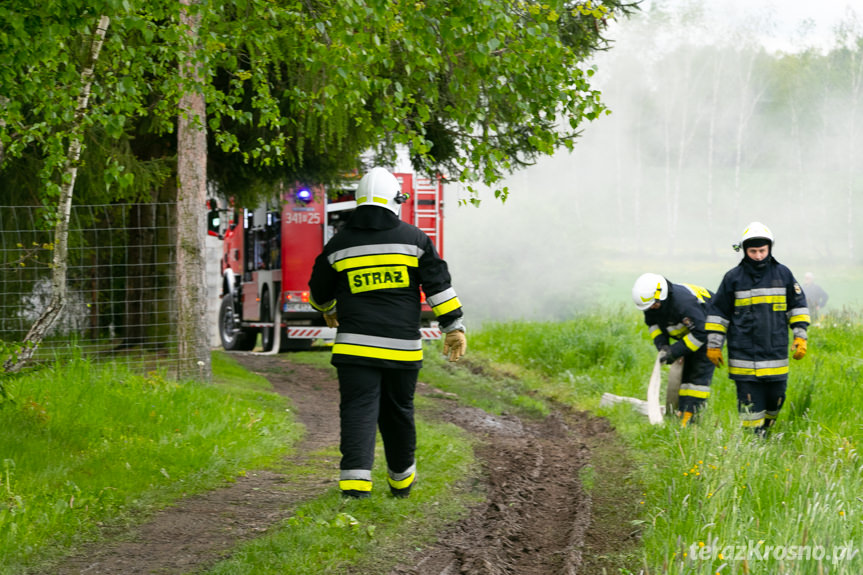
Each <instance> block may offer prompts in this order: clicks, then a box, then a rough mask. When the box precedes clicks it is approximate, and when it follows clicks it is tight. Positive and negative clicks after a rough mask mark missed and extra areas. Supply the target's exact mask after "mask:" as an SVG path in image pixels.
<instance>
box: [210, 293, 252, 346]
mask: <svg viewBox="0 0 863 575" xmlns="http://www.w3.org/2000/svg"><path fill="white" fill-rule="evenodd" d="M236 323H238V322H236V317H235V314H234V298H232V297H231V296H229V295H226V296H224V297H223V298H222V305H221V306H220V307H219V338H221V340H222V347H224V348H225V350H227V351H251V350H252V349H253V348H254V347H255V343H256V341H257V339H258V334H257V331H256V330H254V329H243V328H241V327H238V326H237V325H236Z"/></svg>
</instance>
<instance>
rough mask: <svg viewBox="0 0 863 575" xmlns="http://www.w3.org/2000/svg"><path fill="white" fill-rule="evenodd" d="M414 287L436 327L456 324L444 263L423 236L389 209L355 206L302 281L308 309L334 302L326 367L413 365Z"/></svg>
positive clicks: (416, 344) (416, 356) (418, 354)
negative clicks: (306, 285) (335, 319)
mask: <svg viewBox="0 0 863 575" xmlns="http://www.w3.org/2000/svg"><path fill="white" fill-rule="evenodd" d="M420 286H422V288H423V291H424V292H425V294H426V296H427V301H428V303H429V305H430V306H431V308H432V310H433V311H434V313H435V316H436V317H437V319H438V321H439V322H440V325H441V329H442V330H443V331H445V332H447V331H452V330H453V329H463V328H462V327H461V317H462V308H461V303H460V302H459V300H458V297H457V296H456V293H455V290H454V289H453V287H452V285H450V274H449V271H448V269H447V264H446V262H445V261H444V260H443V259H441V257H440V256H439V255H438V253H437V251H436V250H435V248H434V244H432V242H431V240H430V239H429V237H428V236H427V235H426V234H425V233H424V232H423V231H422V230H420V229H419V228H417V227H416V226H412V225H410V224H408V223H405V222H403V221H401V220H400V219H399V218H398V216H396V215H395V214H394V213H392V212H391V211H389V210H386V209H381V208H380V207H377V206H361V207H359V208H357V210H356V211H355V212H354V214H353V215H352V217H351V219H350V220H349V221H348V223H347V224H346V226H345V228H344V229H343V230H342V231H340V232H338V233H337V234H336V235H335V236H333V238H332V239H331V240H330V241H329V242H328V243H327V245H326V246H324V251H323V252H322V253H321V254H320V255H319V256H318V257H317V259H316V260H315V265H314V268H313V269H312V276H311V279H310V280H309V288H310V290H311V298H310V299H311V303H312V306H314V307H315V309H317V310H319V311H323V312H327V311H329V310H332V309H334V308H335V306H336V304H338V320H339V328H338V333H337V335H336V340H335V343H334V345H333V357H332V363H333V365H348V364H359V365H371V366H378V367H394V368H411V369H419V368H420V367H421V366H422V339H421V337H420V313H421V308H420V305H421V301H420Z"/></svg>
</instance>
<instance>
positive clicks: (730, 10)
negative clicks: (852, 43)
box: [642, 0, 863, 52]
mask: <svg viewBox="0 0 863 575" xmlns="http://www.w3.org/2000/svg"><path fill="white" fill-rule="evenodd" d="M657 2H658V3H659V4H661V5H663V6H670V7H674V8H679V7H682V6H685V5H686V4H687V3H688V0H645V1H644V2H643V4H642V10H643V11H645V12H646V11H647V10H648V9H649V7H650V6H651V5H652V4H657ZM708 4H709V12H710V19H711V20H712V21H714V22H716V23H717V24H718V26H717V29H723V28H725V26H727V25H739V24H740V23H741V22H746V21H747V20H751V19H759V20H763V19H767V20H769V21H771V22H772V23H773V28H774V31H773V32H772V33H770V34H762V35H761V41H762V44H763V45H764V46H765V47H766V48H767V49H768V50H771V51H772V50H781V51H785V52H793V51H795V49H796V48H797V47H799V46H800V45H801V42H800V40H801V38H802V39H803V40H804V41H805V42H806V43H809V44H814V45H817V46H820V47H825V46H828V45H829V44H830V43H831V42H832V40H833V37H834V31H835V28H836V26H837V25H838V24H839V23H840V22H841V21H842V20H843V18H845V17H847V15H848V10H849V8H852V7H853V6H854V3H853V2H851V1H849V0H712V1H710V2H708ZM857 6H858V7H857V9H856V11H857V12H858V13H860V14H863V12H861V8H863V6H861V3H860V2H859V1H858V2H857Z"/></svg>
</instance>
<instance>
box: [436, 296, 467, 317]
mask: <svg viewBox="0 0 863 575" xmlns="http://www.w3.org/2000/svg"><path fill="white" fill-rule="evenodd" d="M460 307H461V302H460V301H458V298H457V297H454V298H452V299H451V300H447V301H445V302H443V303H442V304H440V305H436V306H434V307H433V308H432V311H433V312H434V314H435V315H436V316H440V315H444V314H445V313H449V312H451V311H452V310H454V309H458V308H460Z"/></svg>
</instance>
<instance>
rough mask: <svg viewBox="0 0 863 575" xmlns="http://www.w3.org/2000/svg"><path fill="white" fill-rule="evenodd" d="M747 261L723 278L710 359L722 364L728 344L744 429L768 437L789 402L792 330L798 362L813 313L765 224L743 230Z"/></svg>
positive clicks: (712, 320) (713, 307) (713, 304)
mask: <svg viewBox="0 0 863 575" xmlns="http://www.w3.org/2000/svg"><path fill="white" fill-rule="evenodd" d="M741 247H742V248H743V252H744V257H743V260H741V262H740V263H739V264H738V265H737V266H736V267H735V268H733V269H731V270H730V271H729V272H728V273H726V274H725V277H723V278H722V283H721V284H720V285H719V289H718V290H717V291H716V295H715V296H714V297H713V298H712V299H711V301H710V309H709V313H708V317H707V326H706V327H707V332H708V335H707V347H708V349H707V356H708V357H709V358H710V360H711V361H712V362H713V363H714V364H715V365H716V366H717V367H718V366H720V365H722V364H723V363H724V362H723V359H722V345H723V343H724V341H725V340H726V339H727V340H728V376H729V377H730V378H731V379H732V380H734V383H735V385H736V386H737V408H738V411H739V412H740V419H741V424H742V425H743V426H744V427H747V428H750V429H753V430H754V431H756V432H757V433H759V434H760V435H766V433H767V431H768V430H769V428H770V427H771V426H772V425H773V424H774V422H775V421H776V417H777V416H778V415H779V410H780V409H782V404H783V403H784V402H785V390H786V387H787V383H788V328H789V327H790V328H791V330H792V333H793V334H794V342H793V344H792V346H791V351H792V352H793V354H794V359H802V358H803V356H805V355H806V341H807V340H806V329H807V328H808V327H809V310H808V308H807V305H806V296H805V295H804V293H803V289H802V288H801V287H800V284H799V283H797V280H795V279H794V275H793V274H792V273H791V270H789V269H788V268H787V267H785V266H784V265H782V264H780V263H779V262H778V261H776V259H775V258H774V257H773V254H772V253H771V252H772V248H773V233H772V232H771V231H770V230H769V229H768V228H767V226H765V225H764V224H762V223H760V222H752V223H751V224H749V226H748V227H747V228H746V229H745V230H744V231H743V240H742V242H741V243H740V244H738V245H736V246H734V248H735V250H738V251H739V250H740V248H741Z"/></svg>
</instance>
